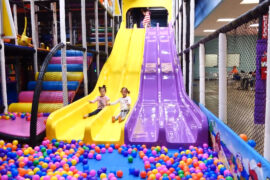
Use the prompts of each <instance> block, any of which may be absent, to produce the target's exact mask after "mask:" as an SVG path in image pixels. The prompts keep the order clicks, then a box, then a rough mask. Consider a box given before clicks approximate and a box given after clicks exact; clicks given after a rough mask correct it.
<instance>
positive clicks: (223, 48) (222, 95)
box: [218, 33, 227, 123]
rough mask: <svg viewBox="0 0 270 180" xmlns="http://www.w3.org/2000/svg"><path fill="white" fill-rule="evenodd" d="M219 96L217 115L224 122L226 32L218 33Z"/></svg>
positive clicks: (225, 112)
mask: <svg viewBox="0 0 270 180" xmlns="http://www.w3.org/2000/svg"><path fill="white" fill-rule="evenodd" d="M218 43H219V45H218V52H219V54H218V55H219V64H218V69H219V88H218V90H219V95H218V96H219V97H218V100H219V101H218V104H219V106H218V112H219V113H218V115H219V119H221V120H222V121H223V122H224V123H227V71H226V64H227V38H226V34H224V33H220V34H219V42H218Z"/></svg>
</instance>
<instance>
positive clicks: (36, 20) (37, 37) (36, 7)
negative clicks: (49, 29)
mask: <svg viewBox="0 0 270 180" xmlns="http://www.w3.org/2000/svg"><path fill="white" fill-rule="evenodd" d="M38 11H39V7H38V6H36V5H35V12H38ZM35 30H36V43H37V48H38V47H39V34H38V14H37V13H35Z"/></svg>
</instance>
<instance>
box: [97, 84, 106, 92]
mask: <svg viewBox="0 0 270 180" xmlns="http://www.w3.org/2000/svg"><path fill="white" fill-rule="evenodd" d="M101 89H104V91H105V92H106V91H107V89H106V86H105V85H103V86H99V87H98V90H99V91H100V90H101Z"/></svg>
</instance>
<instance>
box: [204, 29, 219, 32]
mask: <svg viewBox="0 0 270 180" xmlns="http://www.w3.org/2000/svg"><path fill="white" fill-rule="evenodd" d="M215 31H216V30H215V29H205V30H203V32H206V33H210V32H215Z"/></svg>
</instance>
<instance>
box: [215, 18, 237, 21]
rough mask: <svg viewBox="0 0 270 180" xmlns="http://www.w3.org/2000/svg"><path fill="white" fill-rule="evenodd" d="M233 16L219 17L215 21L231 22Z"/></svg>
mask: <svg viewBox="0 0 270 180" xmlns="http://www.w3.org/2000/svg"><path fill="white" fill-rule="evenodd" d="M233 20H234V18H220V19H218V20H217V22H231V21H233Z"/></svg>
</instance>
